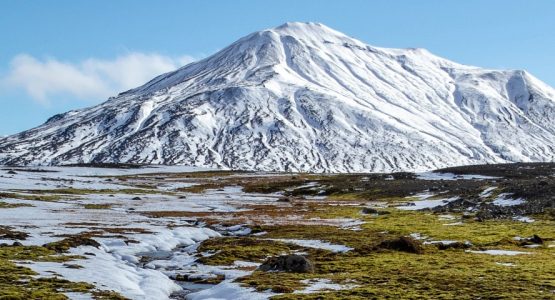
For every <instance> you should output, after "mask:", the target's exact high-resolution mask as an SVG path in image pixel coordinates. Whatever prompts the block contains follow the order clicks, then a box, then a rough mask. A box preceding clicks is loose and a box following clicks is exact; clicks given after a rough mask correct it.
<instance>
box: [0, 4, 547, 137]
mask: <svg viewBox="0 0 555 300" xmlns="http://www.w3.org/2000/svg"><path fill="white" fill-rule="evenodd" d="M553 12H555V1H550V0H535V1H529V0H518V1H517V0H514V1H511V0H503V1H501V0H488V1H483V0H459V1H447V0H429V1H424V0H421V1H415V0H404V1H402V0H397V1H395V0H388V1H385V0H384V1H370V0H366V1H364V0H351V1H348V0H341V1H339V0H337V1H326V0H315V1H310V0H304V1H300V0H296V1H288V0H280V1H272V2H271V3H270V1H263V0H260V1H247V0H234V1H224V0H220V1H210V0H203V1H140V0H134V1H129V0H118V1H108V0H98V1H92V0H91V1H76V0H72V1H64V0H57V1H3V2H2V4H1V9H0V38H1V43H0V44H1V46H0V107H1V110H0V135H7V134H12V133H16V132H19V131H22V130H25V129H28V128H31V127H34V126H36V125H39V124H41V123H43V122H44V121H45V120H46V119H47V118H48V117H50V116H51V115H53V114H56V113H60V112H64V111H67V110H70V109H75V108H82V107H86V106H91V105H94V104H97V103H100V102H102V101H104V100H106V98H107V97H108V96H109V95H115V94H117V93H118V92H119V91H122V90H123V89H126V88H130V87H133V86H136V85H140V83H142V82H144V81H146V80H148V79H149V78H151V77H154V76H155V75H157V74H158V73H162V72H166V71H169V70H171V69H173V68H177V67H178V66H180V65H182V64H186V63H188V62H190V61H192V60H194V59H198V58H202V57H205V56H207V55H210V54H212V53H214V52H215V51H217V50H219V49H221V48H223V47H225V46H227V45H228V44H230V43H231V42H233V41H235V40H237V39H238V38H240V37H242V36H244V35H246V34H249V33H251V32H253V31H257V30H261V29H265V28H270V27H274V26H278V25H280V24H282V23H285V22H287V21H312V22H321V23H324V24H326V25H327V26H329V27H332V28H334V29H336V30H339V31H342V32H344V33H345V34H347V35H350V36H352V37H355V38H358V39H360V40H362V41H363V42H366V43H368V44H370V45H374V46H381V47H395V48H402V47H421V48H426V49H428V50H430V51H431V52H433V53H435V54H437V55H439V56H443V57H446V58H449V59H451V60H454V61H457V62H460V63H464V64H471V65H477V66H482V67H488V68H501V69H526V70H528V71H530V72H531V73H532V74H534V75H535V76H537V77H538V78H540V79H541V80H543V81H545V82H547V83H548V84H550V85H552V86H555V71H553V70H554V68H553V66H555V37H554V36H553V32H554V31H555V18H553Z"/></svg>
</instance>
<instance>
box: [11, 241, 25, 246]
mask: <svg viewBox="0 0 555 300" xmlns="http://www.w3.org/2000/svg"><path fill="white" fill-rule="evenodd" d="M12 246H13V247H21V246H23V244H22V243H20V242H13V244H12Z"/></svg>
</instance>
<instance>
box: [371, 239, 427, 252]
mask: <svg viewBox="0 0 555 300" xmlns="http://www.w3.org/2000/svg"><path fill="white" fill-rule="evenodd" d="M376 248H378V249H387V250H395V251H402V252H408V253H416V254H422V253H424V248H423V247H422V242H421V241H419V240H417V239H414V238H412V237H410V236H402V237H399V238H396V239H392V240H385V241H383V242H381V243H380V244H379V245H378V246H377V247H376Z"/></svg>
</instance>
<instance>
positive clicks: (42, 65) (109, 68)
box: [0, 52, 194, 104]
mask: <svg viewBox="0 0 555 300" xmlns="http://www.w3.org/2000/svg"><path fill="white" fill-rule="evenodd" d="M192 61H194V59H193V58H192V57H190V56H181V57H168V56H164V55H160V54H155V53H139V52H133V53H129V54H126V55H123V56H119V57H116V58H115V59H112V60H105V59H96V58H90V59H86V60H84V61H81V62H78V63H69V62H64V61H60V60H58V59H55V58H47V59H42V60H41V59H38V58H35V57H33V56H30V55H27V54H20V55H17V56H16V57H14V58H13V59H12V61H11V64H10V69H9V71H8V73H7V74H6V76H4V78H2V79H1V80H0V83H2V85H3V86H4V87H5V88H10V89H23V90H25V91H26V92H27V93H28V94H29V95H30V96H31V97H32V98H33V99H35V100H36V101H38V102H40V103H43V104H48V103H51V102H52V101H53V99H54V97H55V96H57V95H70V96H72V97H73V98H75V99H79V100H83V99H97V100H99V101H100V100H104V99H105V98H107V97H109V96H112V95H115V94H117V93H119V92H122V91H125V90H128V89H130V88H134V87H137V86H139V85H141V84H143V83H145V82H147V81H148V80H150V79H152V78H153V77H154V76H156V75H159V74H162V73H164V72H169V71H172V70H175V69H177V68H179V67H181V66H183V65H185V64H187V63H190V62H192Z"/></svg>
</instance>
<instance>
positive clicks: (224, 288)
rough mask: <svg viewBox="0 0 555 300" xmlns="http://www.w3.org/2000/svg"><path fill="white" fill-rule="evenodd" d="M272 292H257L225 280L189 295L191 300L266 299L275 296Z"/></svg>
mask: <svg viewBox="0 0 555 300" xmlns="http://www.w3.org/2000/svg"><path fill="white" fill-rule="evenodd" d="M275 295H276V294H275V293H271V292H262V293H261V292H256V291H255V289H254V288H244V287H242V286H240V285H239V284H238V283H235V282H230V281H224V282H222V283H220V284H218V285H216V286H215V287H213V288H210V289H206V290H202V291H199V292H196V293H192V294H189V295H187V299H189V300H207V299H210V300H219V299H221V300H227V299H234V300H264V299H269V298H270V297H272V296H275Z"/></svg>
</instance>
